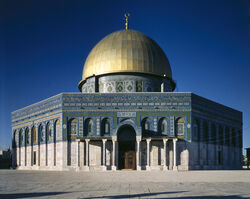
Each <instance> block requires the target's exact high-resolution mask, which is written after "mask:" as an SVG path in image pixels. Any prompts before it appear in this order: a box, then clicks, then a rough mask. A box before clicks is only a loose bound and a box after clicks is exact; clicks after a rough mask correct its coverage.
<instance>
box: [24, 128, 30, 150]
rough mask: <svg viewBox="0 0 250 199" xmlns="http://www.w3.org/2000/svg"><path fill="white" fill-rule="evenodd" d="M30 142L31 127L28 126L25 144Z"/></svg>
mask: <svg viewBox="0 0 250 199" xmlns="http://www.w3.org/2000/svg"><path fill="white" fill-rule="evenodd" d="M29 144H30V132H29V128H28V127H26V129H25V146H26V145H29Z"/></svg>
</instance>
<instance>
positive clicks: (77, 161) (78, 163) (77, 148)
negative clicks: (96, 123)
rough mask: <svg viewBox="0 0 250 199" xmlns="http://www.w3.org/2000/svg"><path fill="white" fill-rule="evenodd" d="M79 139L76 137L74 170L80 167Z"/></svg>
mask: <svg viewBox="0 0 250 199" xmlns="http://www.w3.org/2000/svg"><path fill="white" fill-rule="evenodd" d="M79 143H80V139H76V171H79V169H80V157H79V145H80V144H79Z"/></svg>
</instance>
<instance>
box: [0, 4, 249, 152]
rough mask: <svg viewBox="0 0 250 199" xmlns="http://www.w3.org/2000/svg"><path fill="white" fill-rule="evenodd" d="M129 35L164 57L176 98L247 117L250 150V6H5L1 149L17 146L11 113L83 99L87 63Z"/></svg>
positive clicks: (0, 43) (0, 21) (1, 10)
mask: <svg viewBox="0 0 250 199" xmlns="http://www.w3.org/2000/svg"><path fill="white" fill-rule="evenodd" d="M125 12H129V13H130V14H131V17H130V28H131V29H135V30H138V31H140V32H142V33H145V34H146V35H148V36H150V37H151V38H152V39H154V40H155V41H156V42H157V43H158V44H159V45H160V46H161V48H162V49H163V50H164V51H165V53H166V55H167V57H168V59H169V61H170V64H171V68H172V73H173V79H174V80H175V81H176V82H177V89H176V91H179V92H194V93H195V94H198V95H200V96H203V97H205V98H208V99H211V100H214V101H216V102H218V103H221V104H224V105H226V106H229V107H232V108H234V109H237V110H240V111H242V112H243V134H244V141H243V144H244V146H243V147H244V148H245V147H250V58H249V57H250V51H249V43H250V42H249V37H250V35H249V34H250V33H249V19H250V17H249V16H250V15H249V1H246V0H245V1H244V0H202V1H201V0H162V1H159V0H151V1H150V0H144V1H129V0H126V1H119V0H116V1H106V0H105V1H101V0H100V1H95V0H91V1H87V0H85V1H74V0H68V1H64V0H58V1H57V0H53V1H50V0H43V1H39V0H36V1H31V0H30V1H28V0H25V1H24V0H16V1H13V0H1V1H0V148H5V147H8V146H9V145H11V112H12V111H14V110H16V109H19V108H22V107H24V106H27V105H30V104H33V103H35V102H38V101H40V100H43V99H46V98H48V97H51V96H53V95H56V94H58V93H62V92H79V91H78V88H77V84H78V82H79V81H80V80H81V75H82V68H83V64H84V61H85V59H86V57H87V55H88V53H89V52H90V50H91V48H93V47H94V45H95V44H96V43H98V42H99V41H100V40H101V39H102V38H103V37H104V36H106V35H107V34H109V33H112V32H114V31H116V30H120V29H124V13H125Z"/></svg>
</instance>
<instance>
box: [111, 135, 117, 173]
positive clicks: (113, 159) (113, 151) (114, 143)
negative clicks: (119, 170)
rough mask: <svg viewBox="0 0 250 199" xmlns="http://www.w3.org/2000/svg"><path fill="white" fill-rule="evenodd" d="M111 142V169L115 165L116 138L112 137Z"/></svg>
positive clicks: (114, 168)
mask: <svg viewBox="0 0 250 199" xmlns="http://www.w3.org/2000/svg"><path fill="white" fill-rule="evenodd" d="M112 144H113V148H112V167H111V169H112V170H116V166H115V152H116V147H115V145H116V139H112Z"/></svg>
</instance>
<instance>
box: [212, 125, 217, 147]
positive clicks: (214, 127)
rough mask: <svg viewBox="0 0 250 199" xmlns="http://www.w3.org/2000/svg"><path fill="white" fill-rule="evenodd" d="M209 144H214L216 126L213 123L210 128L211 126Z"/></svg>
mask: <svg viewBox="0 0 250 199" xmlns="http://www.w3.org/2000/svg"><path fill="white" fill-rule="evenodd" d="M210 141H211V143H212V144H216V141H217V140H216V126H215V124H214V123H213V124H212V126H211V140H210Z"/></svg>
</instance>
